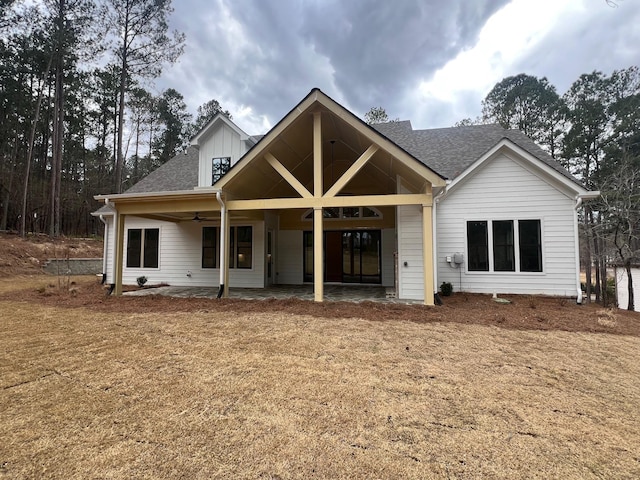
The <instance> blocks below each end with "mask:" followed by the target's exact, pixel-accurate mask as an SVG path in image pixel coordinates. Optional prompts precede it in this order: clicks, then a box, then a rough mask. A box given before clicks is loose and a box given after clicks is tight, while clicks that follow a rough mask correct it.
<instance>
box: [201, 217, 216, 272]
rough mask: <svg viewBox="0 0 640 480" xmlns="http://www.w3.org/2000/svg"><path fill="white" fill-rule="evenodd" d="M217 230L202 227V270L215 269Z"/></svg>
mask: <svg viewBox="0 0 640 480" xmlns="http://www.w3.org/2000/svg"><path fill="white" fill-rule="evenodd" d="M217 238H218V229H217V228H216V227H202V268H216V259H217V256H218V255H217V254H218V249H217V248H216V246H217Z"/></svg>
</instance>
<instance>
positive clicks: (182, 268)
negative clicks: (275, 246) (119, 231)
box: [108, 216, 265, 288]
mask: <svg viewBox="0 0 640 480" xmlns="http://www.w3.org/2000/svg"><path fill="white" fill-rule="evenodd" d="M235 225H236V223H232V226H235ZM237 225H238V226H244V225H251V226H252V227H253V230H252V233H253V252H252V264H253V266H252V268H250V269H239V268H232V269H229V285H230V286H231V287H240V288H243V287H244V288H262V287H264V280H265V278H264V254H263V252H264V248H265V247H264V238H265V233H264V222H246V223H238V224H237ZM206 226H216V227H218V228H219V223H214V222H202V223H194V222H190V221H189V222H180V223H174V222H162V221H158V220H150V219H145V218H141V217H135V216H127V217H126V219H125V235H124V256H123V258H124V261H125V265H124V267H123V271H122V283H123V285H136V284H137V281H136V279H137V278H138V277H140V276H145V277H147V284H149V285H153V284H159V283H167V284H169V285H173V286H194V287H217V286H218V285H219V283H220V270H219V269H218V268H202V227H206ZM130 228H159V229H160V240H159V246H158V249H159V252H158V268H127V266H126V251H127V233H126V231H127V230H128V229H130ZM113 241H115V236H114V235H112V230H111V231H110V234H109V243H110V247H109V248H108V255H109V258H108V265H109V272H108V273H112V272H113ZM218 247H219V241H218ZM108 278H109V279H110V281H111V282H112V281H113V275H109V276H108ZM108 281H109V280H108Z"/></svg>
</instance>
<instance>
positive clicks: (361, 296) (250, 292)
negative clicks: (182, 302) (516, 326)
mask: <svg viewBox="0 0 640 480" xmlns="http://www.w3.org/2000/svg"><path fill="white" fill-rule="evenodd" d="M217 294H218V288H217V287H172V286H167V287H156V288H145V289H141V290H135V291H132V292H125V293H124V295H131V296H141V295H165V296H168V297H181V298H215V297H216V295H217ZM388 294H389V295H388ZM229 297H230V298H238V299H244V300H266V299H269V298H276V299H287V298H297V299H300V300H313V299H314V297H313V285H273V286H271V287H267V288H230V289H229ZM324 300H325V301H329V302H364V301H369V302H381V303H422V302H419V301H413V300H399V299H397V298H393V289H392V288H388V287H383V286H377V285H375V286H373V285H371V286H370V285H325V286H324Z"/></svg>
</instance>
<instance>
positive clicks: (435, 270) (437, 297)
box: [431, 186, 447, 305]
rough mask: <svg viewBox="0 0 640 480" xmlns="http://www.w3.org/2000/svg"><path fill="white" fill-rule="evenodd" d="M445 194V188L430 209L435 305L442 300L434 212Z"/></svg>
mask: <svg viewBox="0 0 640 480" xmlns="http://www.w3.org/2000/svg"><path fill="white" fill-rule="evenodd" d="M446 192H447V187H446V186H445V187H444V188H443V189H442V190H441V191H440V192H439V193H438V194H437V195H436V196H435V197H434V198H433V207H432V222H433V225H432V232H431V233H432V235H433V242H432V243H433V288H434V290H435V292H433V298H434V302H435V304H436V305H442V299H441V298H440V295H438V232H437V225H438V216H437V212H436V210H437V209H436V206H437V205H438V202H440V199H441V198H442V197H443V196H444V194H445V193H446Z"/></svg>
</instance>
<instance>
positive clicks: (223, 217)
mask: <svg viewBox="0 0 640 480" xmlns="http://www.w3.org/2000/svg"><path fill="white" fill-rule="evenodd" d="M216 200H218V203H219V204H220V286H219V288H218V295H217V296H216V298H222V295H224V286H225V284H226V278H225V273H226V271H227V261H228V260H227V255H226V253H225V252H226V247H227V246H226V239H227V206H226V205H225V203H224V200H222V192H221V191H220V190H218V191H217V192H216Z"/></svg>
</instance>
